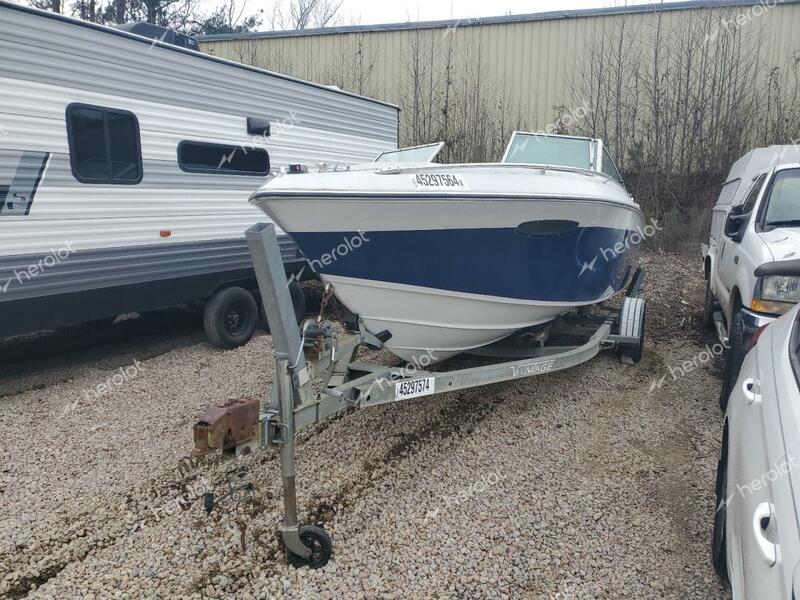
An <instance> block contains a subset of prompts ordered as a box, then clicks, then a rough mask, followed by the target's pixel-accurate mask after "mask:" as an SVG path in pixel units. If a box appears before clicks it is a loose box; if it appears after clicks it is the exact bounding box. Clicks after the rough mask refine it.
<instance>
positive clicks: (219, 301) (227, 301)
mask: <svg viewBox="0 0 800 600" xmlns="http://www.w3.org/2000/svg"><path fill="white" fill-rule="evenodd" d="M257 324H258V304H257V303H256V301H255V298H253V295H252V294H251V293H250V292H248V291H247V290H246V289H244V288H240V287H235V286H234V287H227V288H224V289H222V290H219V291H218V292H216V293H215V294H214V295H213V296H212V297H211V299H210V300H209V301H208V302H207V303H206V306H205V310H204V313H203V327H204V328H205V331H206V336H207V337H208V340H209V341H210V342H211V343H212V344H213V345H214V346H216V347H217V348H225V349H231V348H237V347H239V346H242V345H244V344H246V343H247V342H248V341H249V340H250V338H251V337H253V333H254V332H255V330H256V325H257Z"/></svg>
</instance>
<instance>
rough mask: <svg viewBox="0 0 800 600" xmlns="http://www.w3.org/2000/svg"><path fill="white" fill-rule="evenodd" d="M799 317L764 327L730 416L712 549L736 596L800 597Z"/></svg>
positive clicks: (789, 316) (733, 399) (743, 371)
mask: <svg viewBox="0 0 800 600" xmlns="http://www.w3.org/2000/svg"><path fill="white" fill-rule="evenodd" d="M798 315H800V306H797V307H795V308H793V309H792V310H791V311H789V312H788V313H787V314H785V315H784V316H782V317H781V318H780V319H778V320H776V321H774V322H773V323H772V324H771V325H769V326H767V327H766V328H764V329H762V330H760V331H759V332H758V335H757V338H756V343H755V346H754V347H753V348H752V350H751V351H750V352H749V353H748V354H747V357H746V358H745V360H744V363H743V365H742V369H741V372H740V374H739V378H738V380H737V381H736V384H735V385H734V386H733V389H732V391H731V394H730V398H729V402H728V407H727V412H726V414H725V425H724V429H723V435H722V448H721V451H720V459H719V464H718V467H717V504H716V513H715V518H714V539H713V542H712V553H713V561H714V567H715V568H716V570H717V572H718V573H719V574H720V576H721V577H723V578H725V579H728V580H729V581H730V584H731V591H732V594H733V598H734V599H743V598H747V599H750V600H761V599H765V598H769V599H785V600H793V599H795V598H797V599H798V600H800V568H799V567H800V518H799V517H798V515H800V469H798V467H800V387H799V386H800V363H799V362H798V352H799V351H800V317H799V316H798Z"/></svg>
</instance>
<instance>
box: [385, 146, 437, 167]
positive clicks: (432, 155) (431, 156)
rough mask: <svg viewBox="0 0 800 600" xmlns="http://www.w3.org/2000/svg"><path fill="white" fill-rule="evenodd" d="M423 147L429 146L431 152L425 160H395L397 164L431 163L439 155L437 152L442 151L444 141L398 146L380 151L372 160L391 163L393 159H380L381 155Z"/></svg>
mask: <svg viewBox="0 0 800 600" xmlns="http://www.w3.org/2000/svg"><path fill="white" fill-rule="evenodd" d="M423 148H430V149H431V152H430V154H429V155H428V157H427V159H426V160H414V161H397V164H400V163H403V162H415V163H417V162H420V163H432V162H433V159H434V158H436V157H437V156H438V155H439V152H441V151H442V148H444V142H433V143H432V144H420V145H419V146H407V147H405V148H398V149H397V150H386V151H385V152H381V153H380V154H379V155H378V156H377V157H376V158H375V160H374V161H373V162H375V163H380V164H393V162H394V161H382V160H381V158H382V157H383V156H386V155H389V154H399V153H400V152H407V151H410V150H421V149H423Z"/></svg>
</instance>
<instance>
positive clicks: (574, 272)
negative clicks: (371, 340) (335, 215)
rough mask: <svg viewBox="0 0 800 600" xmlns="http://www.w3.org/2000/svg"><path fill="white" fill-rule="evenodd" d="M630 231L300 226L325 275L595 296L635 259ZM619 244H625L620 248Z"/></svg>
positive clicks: (553, 297) (303, 243) (534, 296)
mask: <svg viewBox="0 0 800 600" xmlns="http://www.w3.org/2000/svg"><path fill="white" fill-rule="evenodd" d="M631 233H632V232H631V231H626V230H620V229H610V228H605V227H585V228H577V229H573V230H571V231H568V232H565V233H561V234H557V235H546V236H526V235H520V234H519V233H517V231H516V230H515V229H514V228H500V229H446V230H419V231H369V232H364V233H359V232H357V231H356V232H324V233H319V232H305V233H304V232H297V233H293V234H292V237H293V238H294V239H295V241H296V242H297V244H298V245H299V246H300V248H301V249H302V250H303V253H304V254H305V255H306V257H308V259H309V260H310V261H311V265H312V267H313V268H314V270H315V271H316V272H318V273H321V274H327V275H339V276H343V277H353V278H358V279H370V280H375V281H386V282H391V283H399V284H407V285H415V286H422V287H429V288H438V289H444V290H451V291H455V292H465V293H470V294H484V295H488V296H498V297H505V298H516V299H521V300H532V301H543V302H547V301H550V302H592V301H596V300H597V299H599V298H601V297H603V296H604V294H605V293H606V292H607V290H608V288H609V286H611V287H613V288H614V289H615V290H619V289H621V288H622V287H623V286H624V285H625V282H626V280H627V278H628V275H629V274H630V273H631V270H632V268H633V266H634V265H635V263H636V261H637V258H638V257H637V248H636V246H635V245H632V244H630V243H628V246H629V247H626V245H625V244H626V241H628V239H629V236H630V234H631ZM620 250H622V251H620Z"/></svg>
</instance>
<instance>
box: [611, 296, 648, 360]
mask: <svg viewBox="0 0 800 600" xmlns="http://www.w3.org/2000/svg"><path fill="white" fill-rule="evenodd" d="M646 320H647V305H646V304H645V301H644V300H643V299H641V298H626V299H625V300H624V301H623V306H622V310H621V311H620V333H621V334H624V335H626V336H629V337H635V339H636V342H635V343H628V342H626V343H620V344H618V345H617V356H618V357H619V358H620V359H622V358H623V357H628V358H630V359H631V360H632V361H633V362H635V363H638V362H639V361H641V360H642V353H643V352H644V327H645V322H646Z"/></svg>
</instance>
